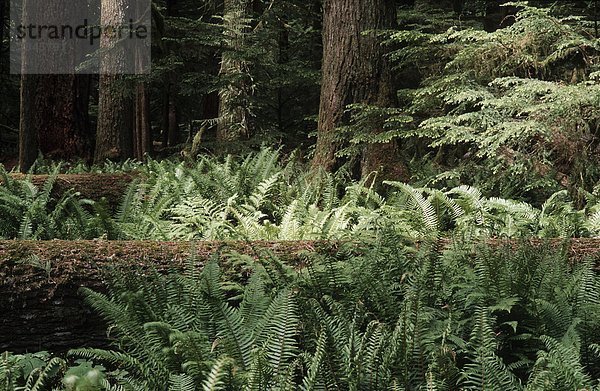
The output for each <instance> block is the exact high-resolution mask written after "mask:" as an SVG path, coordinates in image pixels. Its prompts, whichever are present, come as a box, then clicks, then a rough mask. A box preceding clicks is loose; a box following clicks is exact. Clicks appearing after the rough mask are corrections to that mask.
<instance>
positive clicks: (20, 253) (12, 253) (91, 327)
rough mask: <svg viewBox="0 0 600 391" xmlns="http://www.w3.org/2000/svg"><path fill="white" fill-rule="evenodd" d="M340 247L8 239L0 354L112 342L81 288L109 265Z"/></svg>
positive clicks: (0, 265)
mask: <svg viewBox="0 0 600 391" xmlns="http://www.w3.org/2000/svg"><path fill="white" fill-rule="evenodd" d="M453 243H455V242H453V241H451V240H448V239H442V240H440V241H439V242H438V243H437V244H438V246H437V247H438V248H439V249H443V248H448V247H451V246H452V245H453ZM486 243H487V244H489V245H492V246H517V245H520V244H524V243H528V244H530V245H534V246H554V247H556V248H557V249H558V248H561V249H565V250H566V251H567V253H568V256H569V260H570V261H573V262H574V261H577V260H580V259H583V258H590V257H592V258H596V259H600V240H599V239H570V240H568V241H565V240H563V239H556V240H550V241H549V240H542V239H528V240H514V241H508V240H494V239H492V240H488V241H486ZM339 245H340V243H339V242H313V241H288V242H281V241H280V242H251V243H246V242H157V241H105V240H86V241H63V240H52V241H16V240H12V241H11V240H8V241H0V314H2V315H1V318H0V352H1V351H4V350H10V351H13V352H23V351H39V350H50V351H56V352H60V351H65V350H68V349H70V348H74V347H84V346H85V347H98V346H101V347H106V346H107V343H108V339H107V337H106V325H105V324H104V323H103V321H102V320H101V319H100V318H99V317H98V315H97V314H95V313H93V312H92V311H91V310H90V308H88V307H87V306H86V305H85V304H84V303H83V302H82V299H81V297H80V296H79V294H78V290H79V288H80V287H82V286H84V287H88V288H91V289H95V290H98V291H104V290H105V288H106V274H105V271H107V270H109V269H117V270H143V269H153V270H157V271H159V272H167V271H181V270H183V269H184V267H186V265H189V264H190V262H193V264H194V265H197V266H198V267H202V266H203V265H204V264H205V262H206V261H207V260H208V259H209V258H210V257H211V256H213V255H214V254H215V253H218V252H220V251H222V252H238V253H242V254H247V255H251V256H254V257H257V256H258V255H259V254H260V253H263V252H264V251H266V250H268V251H269V252H271V253H273V254H275V255H276V256H277V257H279V258H280V259H281V260H282V261H284V262H286V263H287V264H289V265H292V266H296V267H302V266H303V262H304V256H303V254H305V253H306V252H319V253H329V254H331V253H335V252H336V251H337V248H338V246H339ZM477 245H478V244H477V243H475V244H474V245H473V251H477ZM463 248H464V247H463ZM190 260H192V261H190ZM227 268H230V269H229V270H230V271H231V268H233V265H227V264H225V265H224V269H227ZM236 272H239V271H236Z"/></svg>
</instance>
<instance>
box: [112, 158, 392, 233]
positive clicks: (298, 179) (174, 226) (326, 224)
mask: <svg viewBox="0 0 600 391" xmlns="http://www.w3.org/2000/svg"><path fill="white" fill-rule="evenodd" d="M288 160H289V161H288V162H287V163H284V162H282V157H281V155H280V154H279V152H277V151H274V150H271V149H264V150H262V151H261V152H260V153H256V154H250V155H248V156H247V157H244V158H240V159H235V158H233V157H232V156H231V155H230V156H228V157H226V158H225V159H224V160H219V159H216V158H208V157H204V158H201V159H200V160H199V161H198V162H195V163H191V166H189V165H188V164H187V163H179V164H175V163H170V162H168V161H163V162H160V163H159V162H156V161H151V162H150V163H148V165H147V166H146V172H145V174H144V177H145V178H146V179H145V180H144V182H142V183H136V184H133V185H132V186H131V187H130V189H129V191H128V192H127V194H126V195H125V197H124V200H123V203H122V205H121V207H120V208H119V212H118V214H117V217H116V222H117V224H118V225H119V226H121V227H122V230H123V232H124V235H125V237H127V238H139V239H142V238H155V239H186V240H193V239H208V240H210V239H213V240H214V239H221V240H222V239H250V240H259V239H262V240H264V239H267V240H298V239H341V238H344V237H349V236H351V235H354V234H356V233H357V232H359V231H360V232H362V231H365V232H369V231H370V230H371V228H372V226H371V225H370V224H369V221H370V220H372V219H375V218H376V216H377V212H376V211H375V210H374V207H375V205H374V204H373V201H375V200H376V199H379V201H381V197H380V196H378V195H375V194H374V191H373V190H371V191H368V192H363V191H356V189H357V188H358V187H357V186H359V185H358V184H349V185H348V184H346V183H345V180H342V179H340V178H335V177H334V176H332V175H330V174H326V173H322V174H321V175H320V178H319V179H315V178H314V176H313V174H310V175H309V174H307V173H306V172H305V171H304V167H303V166H302V165H300V164H298V163H296V162H295V161H294V157H293V156H291V157H289V158H288ZM355 185H356V186H355ZM346 187H348V191H346V193H347V196H342V194H343V192H344V189H345V188H346ZM351 189H354V190H351ZM375 202H377V201H375ZM367 204H368V205H367Z"/></svg>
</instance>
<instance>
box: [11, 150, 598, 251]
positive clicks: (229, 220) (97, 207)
mask: <svg viewBox="0 0 600 391" xmlns="http://www.w3.org/2000/svg"><path fill="white" fill-rule="evenodd" d="M58 171H59V167H57V168H55V169H54V170H53V171H52V173H51V174H50V175H49V178H48V180H47V181H46V183H45V184H44V185H43V186H41V187H39V188H38V187H36V186H34V185H32V184H31V183H30V182H29V181H28V180H27V178H24V179H14V178H12V177H11V176H10V175H8V173H6V171H3V172H2V178H3V179H2V181H3V184H4V185H3V186H1V187H0V209H1V210H2V213H3V216H4V218H3V219H2V220H1V221H0V236H1V237H3V238H5V239H14V238H18V239H54V238H58V239H77V238H82V239H91V238H105V239H152V240H204V239H206V240H238V239H240V240H301V239H307V240H329V239H332V240H335V239H347V238H358V237H362V238H365V239H367V238H373V237H375V236H376V235H377V233H378V232H379V231H380V230H381V229H390V228H391V229H393V230H394V232H396V233H397V234H401V235H403V236H405V237H408V238H412V239H420V238H426V237H437V236H452V237H461V238H481V237H506V238H519V237H528V236H537V237H541V238H557V237H562V238H569V237H596V236H597V235H598V234H600V188H595V189H594V190H593V191H592V192H587V191H585V190H580V191H579V195H580V196H581V197H582V198H583V199H584V200H585V202H583V206H582V207H580V206H579V205H580V204H581V202H579V201H577V199H575V200H574V198H576V197H573V195H572V194H571V193H570V192H568V191H567V190H560V191H558V192H556V193H554V194H552V195H551V196H550V197H549V198H548V199H547V200H545V201H544V202H543V203H542V204H541V205H532V204H529V203H527V202H525V201H517V200H510V199H502V198H497V197H486V196H485V195H483V194H482V192H481V191H480V190H479V189H477V188H475V187H471V186H467V185H461V186H457V187H451V188H433V187H414V186H411V185H409V184H407V183H403V182H397V181H384V182H383V184H382V185H381V186H379V187H377V188H376V187H375V186H369V185H368V184H369V182H373V178H374V177H375V174H373V176H371V177H367V178H365V179H364V180H362V181H352V180H351V178H350V177H349V175H347V174H345V173H344V172H343V171H340V172H338V173H337V174H328V173H326V172H321V173H319V175H315V174H314V173H310V172H308V171H307V169H306V166H305V164H303V163H301V162H299V161H297V159H296V158H295V156H294V155H293V154H292V155H290V156H287V157H286V158H285V159H284V158H283V156H281V154H280V153H279V152H278V151H275V150H271V149H264V150H262V151H261V152H259V153H254V154H250V155H248V156H246V157H239V158H235V157H232V156H231V155H229V156H228V157H226V158H216V157H203V158H200V159H198V161H196V162H171V161H169V160H163V161H160V162H159V161H149V162H148V163H147V164H145V165H138V166H137V171H136V172H137V179H135V180H134V181H133V183H132V184H131V185H130V186H129V188H128V190H127V191H126V194H125V195H124V196H123V200H122V202H121V204H120V205H119V207H118V208H117V210H116V212H115V213H111V211H110V209H109V206H108V205H106V203H104V202H102V201H100V202H94V201H91V200H87V199H82V198H81V197H80V196H79V195H78V194H77V193H75V192H66V193H63V194H61V195H60V196H59V197H57V196H55V195H54V193H53V191H52V190H53V184H54V182H55V180H56V175H57V174H58Z"/></svg>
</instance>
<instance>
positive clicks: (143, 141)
mask: <svg viewBox="0 0 600 391" xmlns="http://www.w3.org/2000/svg"><path fill="white" fill-rule="evenodd" d="M149 115H150V101H149V96H148V94H147V93H146V86H145V84H144V83H143V82H139V83H138V84H137V86H136V96H135V131H134V157H135V158H136V159H137V160H140V161H142V160H144V158H145V155H146V154H148V153H152V137H151V129H150V117H149Z"/></svg>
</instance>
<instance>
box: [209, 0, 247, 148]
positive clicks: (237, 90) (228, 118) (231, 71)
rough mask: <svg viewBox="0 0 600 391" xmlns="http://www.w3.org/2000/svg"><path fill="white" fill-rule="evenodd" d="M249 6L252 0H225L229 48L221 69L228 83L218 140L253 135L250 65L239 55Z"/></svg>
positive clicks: (221, 94) (223, 90) (221, 97)
mask: <svg viewBox="0 0 600 391" xmlns="http://www.w3.org/2000/svg"><path fill="white" fill-rule="evenodd" d="M248 9H249V1H248V0H224V11H223V14H224V27H225V34H226V38H225V41H226V43H227V45H228V48H227V50H225V51H224V52H223V55H222V58H221V70H220V72H219V74H220V77H221V78H222V80H223V82H224V84H225V85H224V86H223V87H222V88H221V91H220V92H219V121H218V125H217V142H218V143H225V142H228V141H235V140H239V139H240V138H244V137H248V136H249V134H250V113H249V110H248V104H249V102H248V97H249V95H250V91H249V83H248V81H247V80H246V74H247V73H248V67H247V64H246V62H245V61H243V60H241V59H240V58H239V52H240V51H241V50H242V49H243V48H244V45H245V34H246V31H245V30H246V21H245V19H246V18H247V17H248V16H247V15H248Z"/></svg>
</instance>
